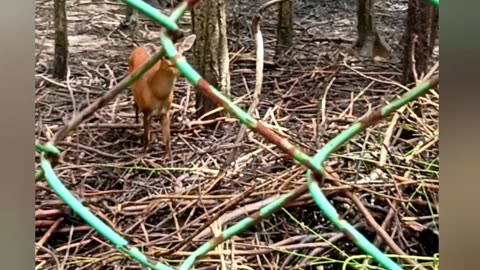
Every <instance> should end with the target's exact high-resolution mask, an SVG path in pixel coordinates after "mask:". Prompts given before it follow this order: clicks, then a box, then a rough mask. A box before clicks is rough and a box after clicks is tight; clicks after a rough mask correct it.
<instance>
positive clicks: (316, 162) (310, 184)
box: [35, 0, 439, 270]
mask: <svg viewBox="0 0 480 270" xmlns="http://www.w3.org/2000/svg"><path fill="white" fill-rule="evenodd" d="M122 1H123V2H125V3H127V4H128V5H130V6H132V7H133V8H135V9H137V10H139V11H140V12H141V13H143V14H144V15H146V16H147V17H149V18H150V19H152V20H154V21H155V22H157V23H159V24H160V25H161V26H163V27H164V28H165V29H166V30H167V31H169V32H171V33H172V32H176V31H178V30H179V29H178V26H177V24H176V21H178V20H179V19H180V18H181V17H182V16H183V14H184V13H185V11H186V10H188V9H189V8H191V7H192V6H193V5H194V4H196V3H197V2H198V1H197V0H190V1H188V0H186V1H183V2H182V3H181V4H180V5H179V6H178V7H177V8H176V9H175V10H174V11H173V12H172V14H171V16H170V17H167V16H165V15H163V14H162V13H161V12H159V11H158V10H156V9H154V8H153V7H151V6H150V5H148V4H146V3H145V2H143V1H142V0H122ZM428 1H429V3H431V4H432V5H434V6H436V7H438V3H439V2H438V1H434V0H428ZM160 41H161V43H162V47H163V48H162V50H165V53H166V55H167V57H168V58H170V59H174V57H175V56H176V55H177V51H176V49H175V46H174V44H173V42H172V40H170V39H169V38H168V37H167V35H166V34H165V33H164V32H162V33H161V35H160ZM175 65H176V67H177V68H178V69H179V70H180V72H181V73H182V74H183V75H184V76H185V77H186V79H187V80H188V81H189V82H190V83H191V84H192V85H194V86H196V87H197V89H199V90H200V91H202V92H203V93H204V94H205V95H207V96H208V97H209V98H211V99H212V100H213V101H215V102H216V103H217V104H218V105H219V106H222V107H224V108H225V110H226V111H228V112H230V113H231V114H233V115H234V116H235V117H236V118H237V119H239V120H240V122H241V123H242V124H244V125H246V126H247V127H248V128H250V129H252V130H254V131H256V132H258V133H259V134H261V135H262V136H263V137H265V139H267V140H268V141H270V142H271V143H273V144H275V145H277V146H278V147H279V148H280V149H281V150H282V151H284V152H285V153H287V154H289V155H290V156H291V157H292V158H294V159H295V160H297V161H298V162H300V163H301V164H303V165H305V166H306V167H307V168H308V170H307V183H306V184H305V185H302V186H301V187H299V188H297V189H295V190H294V191H292V192H290V193H288V194H286V195H283V196H281V197H280V198H279V199H277V200H275V201H273V202H272V203H270V204H269V205H267V206H265V207H263V208H262V209H260V211H259V212H258V213H257V214H254V215H252V216H250V217H247V218H244V219H243V220H241V221H240V222H238V223H237V224H235V225H233V226H231V227H230V228H227V229H226V230H225V231H224V232H223V233H222V234H221V235H218V236H216V237H214V238H213V239H211V240H210V241H208V242H207V243H205V244H203V245H202V246H200V247H199V248H198V249H197V250H196V251H195V252H193V254H192V255H191V256H189V257H188V258H187V259H186V260H185V261H184V262H183V264H181V265H180V268H179V269H181V270H187V269H191V268H192V267H193V266H194V264H195V263H196V261H197V259H198V258H200V257H202V256H204V255H205V254H206V253H207V252H209V251H211V250H213V249H214V248H215V247H216V246H218V245H219V244H221V243H222V242H224V241H226V240H228V239H230V238H231V237H233V236H234V235H237V234H239V233H241V232H243V231H245V230H246V229H248V228H250V227H251V226H253V225H255V224H256V223H258V222H259V221H261V220H263V219H265V218H267V217H268V216H270V215H271V214H272V213H274V212H276V211H278V210H280V209H281V208H282V207H283V206H284V205H285V204H286V203H288V202H289V201H291V200H293V199H295V198H297V197H299V196H300V195H302V194H303V193H305V192H307V191H309V192H310V195H311V196H312V198H313V200H314V201H315V203H316V204H317V206H318V207H319V208H320V209H321V210H322V211H323V212H324V214H325V216H327V218H328V219H329V220H331V221H332V223H333V224H334V225H335V226H336V227H337V229H339V230H340V231H342V232H344V233H345V234H347V235H348V236H349V237H350V239H352V241H353V242H354V243H355V244H356V245H357V246H358V247H360V248H361V249H362V250H363V251H364V252H365V253H367V254H368V255H369V256H371V257H372V258H373V259H374V260H375V261H377V262H378V263H379V264H380V265H382V266H383V267H385V268H386V269H395V270H397V269H398V270H400V269H402V268H401V267H400V266H399V265H398V264H396V263H395V262H394V261H393V260H391V259H390V258H388V257H387V256H386V255H385V254H384V253H382V252H381V251H380V250H379V249H378V248H377V247H375V246H374V245H373V244H372V243H370V242H369V241H368V240H367V239H366V238H365V237H364V236H363V235H362V234H361V233H359V232H358V231H357V230H356V229H355V228H354V227H353V226H351V225H350V224H349V223H348V222H346V221H345V220H340V219H339V215H338V213H337V212H336V209H335V208H334V207H333V206H332V205H331V204H330V203H329V201H328V199H327V198H326V197H325V196H324V194H323V193H322V191H321V189H320V187H319V185H318V182H317V180H316V178H315V177H314V174H317V175H320V174H321V173H322V172H323V165H322V164H323V162H325V161H326V160H327V159H328V157H329V156H330V155H331V154H332V153H333V151H335V149H337V148H338V147H339V146H341V145H342V144H344V143H346V142H347V141H348V140H350V139H351V138H352V137H353V136H355V135H356V134H358V133H359V132H361V131H362V130H363V129H365V128H366V127H368V126H371V125H374V124H375V123H376V122H377V121H379V120H381V119H382V118H383V117H385V116H386V115H388V114H390V113H392V112H393V111H395V110H397V109H398V108H400V107H401V106H404V105H406V104H407V103H409V102H411V101H412V100H414V99H416V98H418V97H419V96H420V95H422V94H424V93H426V92H427V91H428V90H429V89H430V88H431V87H433V86H435V85H436V84H438V80H439V79H438V76H434V77H433V78H432V79H430V80H428V81H425V82H423V83H422V84H421V85H419V86H417V87H415V88H414V89H412V90H410V91H409V92H408V93H407V94H405V95H404V96H403V97H402V98H401V99H399V100H397V101H395V102H392V103H391V104H389V105H387V106H384V107H383V108H382V109H381V110H379V111H378V112H376V113H373V114H371V115H369V116H368V117H366V118H364V119H362V120H361V121H359V122H358V123H356V124H354V125H352V126H351V127H350V128H349V129H347V130H345V131H344V132H342V133H341V134H340V135H338V136H337V137H335V138H334V139H333V140H331V141H330V142H329V143H327V144H326V145H325V146H324V147H323V148H322V149H321V150H320V151H319V152H318V153H317V154H316V155H315V156H314V157H313V158H312V157H310V156H308V155H306V154H305V153H303V152H301V151H300V150H299V149H297V148H296V147H295V146H293V145H292V144H290V143H289V142H288V141H287V140H285V139H283V138H281V137H279V136H278V135H277V134H275V133H274V132H273V131H271V130H270V129H268V128H267V127H266V126H265V125H264V124H263V123H262V122H261V121H257V120H256V119H254V118H253V117H251V116H250V115H248V114H247V113H246V112H245V111H243V110H242V109H241V108H239V107H238V106H236V105H235V104H234V103H233V102H231V101H230V100H229V99H228V98H226V97H225V96H224V95H222V94H221V93H220V92H219V91H218V90H217V89H215V87H213V86H212V85H210V84H209V83H208V82H206V81H205V80H204V79H203V78H202V77H201V76H200V75H199V74H198V73H197V72H196V71H195V70H194V69H193V67H192V66H191V65H190V64H189V63H188V62H187V61H186V60H185V58H183V57H182V58H180V59H178V60H176V61H175ZM138 77H139V76H137V78H138ZM137 78H133V80H136V79H137ZM35 149H36V150H37V151H39V152H41V156H40V166H41V169H42V173H43V174H44V177H45V178H46V179H47V182H48V183H49V185H50V186H51V187H52V188H53V190H54V191H55V192H56V193H57V194H58V196H59V197H60V198H61V199H62V200H63V201H64V202H65V203H66V204H67V205H69V206H70V207H71V208H72V209H73V211H74V212H75V213H77V214H78V215H79V216H80V217H82V218H83V219H84V220H85V221H86V222H87V223H88V224H89V225H90V226H92V227H93V228H94V229H95V230H96V231H98V232H99V233H100V234H101V235H102V236H103V237H105V238H106V239H108V240H110V242H112V243H113V244H114V245H115V247H116V248H117V249H118V250H120V251H122V252H123V253H125V254H127V255H128V256H130V257H132V258H133V259H135V260H136V261H138V262H139V263H140V264H142V265H143V266H145V267H148V268H150V269H155V270H157V269H158V270H170V269H173V268H171V267H169V266H167V265H165V264H162V263H160V262H156V261H153V260H151V259H149V258H148V257H147V256H145V255H144V254H143V253H141V252H140V251H139V249H138V248H136V247H133V246H131V245H129V243H128V241H127V240H125V239H124V238H122V237H121V236H120V235H119V234H118V233H116V232H115V231H114V230H113V229H111V228H110V227H109V226H107V225H106V224H105V223H104V222H102V221H101V220H100V219H99V218H98V217H96V216H95V215H93V214H92V213H91V212H90V211H89V210H88V209H87V208H86V207H84V206H83V205H82V204H81V202H80V201H79V200H77V199H76V198H75V197H74V196H73V195H72V194H71V193H70V192H69V191H68V189H67V188H66V187H65V186H64V185H63V184H62V183H61V181H60V180H59V179H58V177H57V176H56V174H55V172H54V171H53V168H52V165H51V164H50V162H49V159H48V158H47V155H50V156H58V155H59V154H60V151H59V150H58V149H57V148H56V147H55V146H54V145H52V144H49V143H47V144H45V145H41V144H40V143H38V142H36V144H35ZM37 174H38V173H37ZM36 177H37V175H36Z"/></svg>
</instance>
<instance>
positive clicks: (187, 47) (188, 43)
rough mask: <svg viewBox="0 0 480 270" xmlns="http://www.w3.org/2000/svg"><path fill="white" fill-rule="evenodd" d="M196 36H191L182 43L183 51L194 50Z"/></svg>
mask: <svg viewBox="0 0 480 270" xmlns="http://www.w3.org/2000/svg"><path fill="white" fill-rule="evenodd" d="M196 37H197V36H196V35H190V36H188V37H186V38H185V39H184V40H183V41H182V47H181V49H182V51H184V52H185V51H188V50H190V49H191V48H192V46H193V42H195V38H196Z"/></svg>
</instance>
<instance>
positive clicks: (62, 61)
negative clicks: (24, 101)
mask: <svg viewBox="0 0 480 270" xmlns="http://www.w3.org/2000/svg"><path fill="white" fill-rule="evenodd" d="M53 12H54V27H55V51H54V62H53V77H55V78H57V79H62V80H64V79H65V77H66V75H67V60H68V33H67V12H66V8H65V0H54V2H53Z"/></svg>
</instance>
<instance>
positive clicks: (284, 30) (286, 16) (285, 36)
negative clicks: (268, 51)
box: [275, 0, 293, 58]
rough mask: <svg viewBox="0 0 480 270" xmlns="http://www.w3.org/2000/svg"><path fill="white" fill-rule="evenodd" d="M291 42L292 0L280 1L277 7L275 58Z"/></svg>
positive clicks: (290, 44)
mask: <svg viewBox="0 0 480 270" xmlns="http://www.w3.org/2000/svg"><path fill="white" fill-rule="evenodd" d="M292 43H293V1H292V0H288V1H284V2H281V3H280V4H279V7H278V24H277V46H276V48H275V56H276V58H278V57H280V56H281V54H283V53H284V52H285V51H286V50H288V48H289V47H290V46H292Z"/></svg>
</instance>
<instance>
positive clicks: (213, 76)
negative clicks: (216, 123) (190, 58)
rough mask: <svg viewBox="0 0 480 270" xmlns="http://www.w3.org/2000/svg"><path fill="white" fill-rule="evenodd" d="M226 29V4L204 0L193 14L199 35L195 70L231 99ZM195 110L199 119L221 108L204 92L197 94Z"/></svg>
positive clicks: (195, 30) (195, 52)
mask: <svg viewBox="0 0 480 270" xmlns="http://www.w3.org/2000/svg"><path fill="white" fill-rule="evenodd" d="M226 27H227V26H226V16H225V2H224V0H203V1H200V2H199V3H198V4H197V5H196V6H195V8H194V10H192V29H193V33H194V34H195V35H197V40H196V42H195V44H194V45H193V55H194V58H195V69H196V70H197V71H198V72H199V73H200V75H202V77H204V78H205V80H207V81H208V82H209V83H210V84H212V85H213V86H214V87H216V88H217V89H218V90H219V91H221V92H222V93H223V94H224V95H226V96H227V97H230V72H229V57H228V47H227V45H228V44H227V30H226ZM195 106H196V109H197V117H200V116H202V115H203V114H205V113H207V112H209V111H211V110H213V109H215V108H217V105H216V104H215V103H214V102H213V101H211V100H210V99H209V98H208V97H206V96H204V95H203V94H202V93H201V92H196V104H195ZM213 116H214V115H211V116H209V117H207V118H212V117H213ZM217 116H218V114H217Z"/></svg>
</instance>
